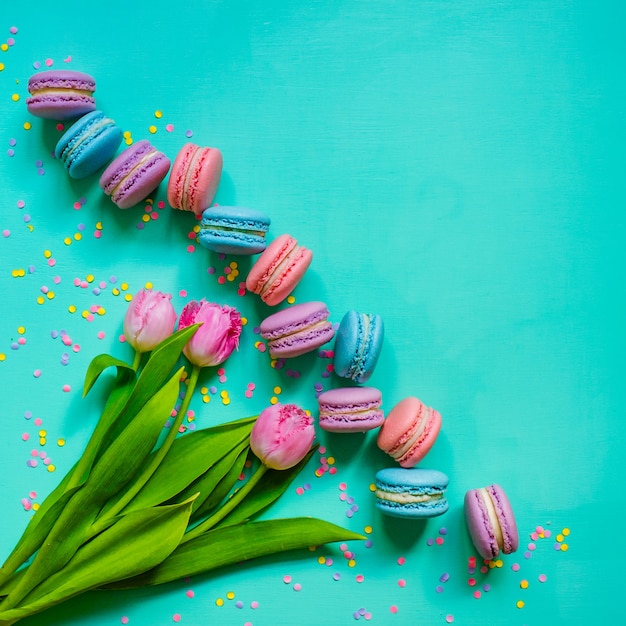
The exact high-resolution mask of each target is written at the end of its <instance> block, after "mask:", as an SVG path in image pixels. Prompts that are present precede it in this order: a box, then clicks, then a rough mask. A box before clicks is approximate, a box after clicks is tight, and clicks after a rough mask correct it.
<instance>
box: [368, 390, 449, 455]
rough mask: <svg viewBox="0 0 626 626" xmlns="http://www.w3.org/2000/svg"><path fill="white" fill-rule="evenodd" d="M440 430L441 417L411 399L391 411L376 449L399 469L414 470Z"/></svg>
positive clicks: (416, 400) (418, 401)
mask: <svg viewBox="0 0 626 626" xmlns="http://www.w3.org/2000/svg"><path fill="white" fill-rule="evenodd" d="M440 430H441V415H440V414H439V412H438V411H435V409H431V408H430V407H427V406H426V405H425V404H424V403H423V402H421V401H420V400H418V399H417V398H414V397H409V398H405V399H404V400H402V401H400V402H399V403H398V404H396V406H394V407H393V409H391V411H390V412H389V413H388V415H387V418H386V419H385V422H384V424H383V425H382V428H381V429H380V432H379V433H378V441H377V443H378V447H379V448H380V449H381V450H382V451H383V452H386V453H387V454H389V455H390V456H391V457H393V458H394V459H395V460H396V461H397V462H398V463H399V464H400V465H401V466H402V467H414V466H415V465H417V464H418V463H419V462H420V461H421V460H422V459H423V458H424V457H425V456H426V454H427V453H428V451H429V450H430V449H431V448H432V446H433V444H434V443H435V440H436V439H437V435H439V431H440Z"/></svg>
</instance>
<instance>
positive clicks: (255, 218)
mask: <svg viewBox="0 0 626 626" xmlns="http://www.w3.org/2000/svg"><path fill="white" fill-rule="evenodd" d="M269 227H270V218H269V217H267V215H265V214H263V213H261V212H260V211H255V210H254V209H248V208H245V207H238V206H211V207H209V208H207V209H205V210H204V212H203V213H202V223H201V226H200V232H199V233H198V241H199V242H200V244H201V245H203V246H204V247H205V248H208V249H209V250H212V251H213V252H221V253H223V254H240V255H251V254H258V253H259V252H263V250H265V248H266V246H267V242H266V241H265V234H266V233H267V231H268V230H269Z"/></svg>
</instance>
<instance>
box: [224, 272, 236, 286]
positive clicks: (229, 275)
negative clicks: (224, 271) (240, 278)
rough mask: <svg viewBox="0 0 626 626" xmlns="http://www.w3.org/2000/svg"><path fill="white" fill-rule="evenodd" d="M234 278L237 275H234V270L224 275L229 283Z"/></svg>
mask: <svg viewBox="0 0 626 626" xmlns="http://www.w3.org/2000/svg"><path fill="white" fill-rule="evenodd" d="M235 278H237V277H236V276H235V274H234V272H233V273H231V274H228V276H226V280H227V281H228V282H229V283H232V282H233V280H235Z"/></svg>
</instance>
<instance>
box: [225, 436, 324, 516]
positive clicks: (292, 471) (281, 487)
mask: <svg viewBox="0 0 626 626" xmlns="http://www.w3.org/2000/svg"><path fill="white" fill-rule="evenodd" d="M316 449H317V446H314V447H313V448H311V450H309V452H308V453H307V455H306V456H305V457H304V458H303V459H302V460H301V461H300V462H299V463H298V464H297V465H294V466H293V467H291V468H289V469H285V470H274V469H268V470H267V471H266V472H265V474H263V477H262V478H261V480H260V481H259V483H258V484H257V485H255V487H254V488H253V489H252V491H251V492H250V493H249V494H248V495H247V496H246V497H245V498H244V500H243V501H242V502H240V503H239V504H238V505H237V507H235V509H234V510H233V511H232V512H231V513H229V514H228V515H227V516H226V517H225V518H224V519H223V520H222V521H220V522H219V523H218V524H217V527H220V526H230V525H232V524H239V523H240V522H243V521H246V520H248V519H250V518H251V517H253V516H254V515H256V514H257V513H260V512H261V511H262V510H263V509H265V508H267V507H268V506H270V504H272V503H273V502H275V501H276V500H278V498H280V496H281V495H282V494H283V493H285V491H286V490H287V487H289V485H290V484H291V482H292V481H293V479H294V478H295V477H296V476H297V475H298V473H299V472H300V471H301V470H302V469H303V468H304V466H305V465H306V464H307V463H308V462H309V459H310V458H311V456H312V455H313V453H314V452H315V450H316Z"/></svg>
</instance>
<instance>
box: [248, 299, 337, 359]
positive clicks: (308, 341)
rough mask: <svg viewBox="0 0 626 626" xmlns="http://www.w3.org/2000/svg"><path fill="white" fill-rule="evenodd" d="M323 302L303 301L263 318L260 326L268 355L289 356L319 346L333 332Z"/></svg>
mask: <svg viewBox="0 0 626 626" xmlns="http://www.w3.org/2000/svg"><path fill="white" fill-rule="evenodd" d="M328 316H329V312H328V309H327V308H326V305H325V304H324V303H323V302H303V303H302V304H295V305H294V306H291V307H289V308H287V309H283V310H282V311H278V312H277V313H273V314H272V315H270V316H269V317H266V318H265V319H264V320H263V321H262V322H261V326H260V330H261V337H263V339H267V340H268V346H269V351H270V356H271V357H272V358H291V357H295V356H300V355H301V354H305V353H307V352H312V351H313V350H315V349H317V348H319V347H321V346H323V345H324V344H325V343H326V342H328V341H330V340H331V339H332V338H333V336H334V335H335V330H334V328H333V325H332V324H331V323H330V322H329V321H328Z"/></svg>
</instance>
